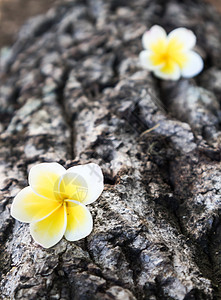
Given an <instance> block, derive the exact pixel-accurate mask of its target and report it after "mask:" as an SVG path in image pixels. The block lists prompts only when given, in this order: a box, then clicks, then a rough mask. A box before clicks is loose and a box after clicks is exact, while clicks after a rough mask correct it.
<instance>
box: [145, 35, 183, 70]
mask: <svg viewBox="0 0 221 300" xmlns="http://www.w3.org/2000/svg"><path fill="white" fill-rule="evenodd" d="M151 52H152V54H151V56H150V59H151V61H152V63H153V65H155V66H158V65H162V68H163V69H164V71H166V72H168V73H172V72H173V67H174V63H176V64H178V65H179V67H180V68H183V67H184V66H185V64H186V63H187V55H186V53H185V49H184V44H183V43H181V42H180V41H179V40H178V39H177V38H173V39H170V40H169V41H168V40H167V39H159V40H158V41H157V42H155V43H154V44H152V45H151Z"/></svg>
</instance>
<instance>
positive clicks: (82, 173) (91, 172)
mask: <svg viewBox="0 0 221 300" xmlns="http://www.w3.org/2000/svg"><path fill="white" fill-rule="evenodd" d="M28 181H29V185H30V186H28V187H26V188H24V189H22V190H21V191H20V192H19V193H18V194H17V196H16V197H15V199H14V201H13V203H12V207H11V215H12V216H13V217H14V218H15V219H17V220H19V221H21V222H26V223H30V231H31V235H32V237H33V238H34V240H35V241H36V242H37V243H38V244H40V245H41V246H43V247H44V248H49V247H52V246H54V245H55V244H57V243H58V242H59V241H60V240H61V238H62V237H63V235H64V236H65V238H66V239H67V240H69V241H76V240H79V239H82V238H84V237H86V236H87V235H89V234H90V232H91V231H92V227H93V220H92V216H91V214H90V212H89V210H88V209H87V208H86V206H85V205H86V204H90V203H92V202H94V201H95V200H96V199H97V198H98V197H99V196H100V194H101V193H102V191H103V187H104V185H103V174H102V171H101V168H100V167H99V166H98V165H96V164H93V163H90V164H87V165H81V166H75V167H72V168H70V169H68V170H66V169H64V168H63V167H62V166H61V165H59V164H58V163H41V164H39V165H36V166H34V167H32V168H31V170H30V173H29V178H28Z"/></svg>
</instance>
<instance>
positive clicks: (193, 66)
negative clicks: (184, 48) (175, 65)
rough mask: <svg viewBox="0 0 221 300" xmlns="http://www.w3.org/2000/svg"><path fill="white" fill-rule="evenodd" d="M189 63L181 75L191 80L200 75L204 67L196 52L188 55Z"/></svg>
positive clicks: (190, 52)
mask: <svg viewBox="0 0 221 300" xmlns="http://www.w3.org/2000/svg"><path fill="white" fill-rule="evenodd" d="M187 58H188V62H187V63H186V65H185V66H184V67H183V68H182V70H181V73H182V75H183V77H185V78H190V77H193V76H196V75H197V74H199V73H200V72H201V71H202V69H203V66H204V63H203V60H202V58H201V56H200V55H199V54H197V53H196V52H194V51H189V52H188V53H187Z"/></svg>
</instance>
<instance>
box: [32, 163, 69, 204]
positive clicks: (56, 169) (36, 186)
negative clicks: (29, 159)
mask: <svg viewBox="0 0 221 300" xmlns="http://www.w3.org/2000/svg"><path fill="white" fill-rule="evenodd" d="M65 172H66V170H65V168H64V167H62V166H61V165H60V164H58V163H41V164H38V165H36V166H34V167H32V168H31V170H30V173H29V177H28V181H29V184H30V186H31V187H32V189H33V190H34V191H35V192H36V193H37V194H39V195H42V196H44V197H47V198H50V199H57V198H58V184H59V181H60V177H61V176H62V175H63V174H64V173H65Z"/></svg>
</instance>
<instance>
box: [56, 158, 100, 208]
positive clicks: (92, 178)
mask: <svg viewBox="0 0 221 300" xmlns="http://www.w3.org/2000/svg"><path fill="white" fill-rule="evenodd" d="M60 187H61V190H62V193H63V192H64V193H65V194H66V195H67V198H68V199H71V200H77V201H80V202H82V203H84V204H85V205H86V204H90V203H92V202H94V201H95V200H96V199H97V198H98V197H99V196H100V194H101V193H102V191H103V189H104V178H103V174H102V171H101V168H100V167H99V166H98V165H97V164H94V163H90V164H86V165H81V166H75V167H72V168H70V169H68V170H67V172H66V174H65V175H64V176H63V179H62V181H61V185H60Z"/></svg>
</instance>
